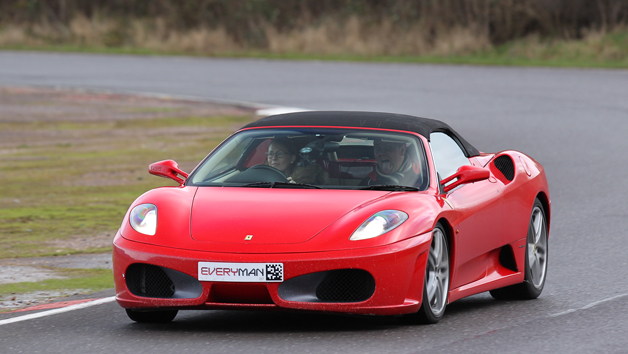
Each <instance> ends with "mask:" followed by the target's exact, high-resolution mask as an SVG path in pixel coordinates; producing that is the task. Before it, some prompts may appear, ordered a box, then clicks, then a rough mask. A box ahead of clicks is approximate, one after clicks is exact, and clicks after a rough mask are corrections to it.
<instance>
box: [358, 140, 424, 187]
mask: <svg viewBox="0 0 628 354" xmlns="http://www.w3.org/2000/svg"><path fill="white" fill-rule="evenodd" d="M373 149H374V152H375V162H376V163H377V165H376V166H375V169H374V170H373V171H371V173H369V174H368V175H367V176H366V177H364V179H362V181H361V182H360V185H361V186H373V185H383V184H394V185H401V186H414V185H415V184H416V182H417V179H418V175H419V173H420V172H421V167H420V166H419V163H418V161H413V160H411V159H410V157H409V156H408V154H407V146H406V144H405V143H403V142H399V141H392V140H384V139H379V140H375V141H374V142H373Z"/></svg>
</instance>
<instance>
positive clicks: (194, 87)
mask: <svg viewBox="0 0 628 354" xmlns="http://www.w3.org/2000/svg"><path fill="white" fill-rule="evenodd" d="M0 85H3V86H45V87H68V88H84V89H105V90H111V91H115V92H143V93H158V94H168V95H185V96H194V97H197V98H199V99H208V100H219V101H228V102H239V103H250V102H254V104H253V105H256V104H257V105H258V106H259V107H260V108H265V107H268V106H269V105H276V106H288V107H298V108H304V109H343V110H372V111H386V112H396V113H406V114H413V115H418V116H425V117H430V118H436V119H441V120H443V121H445V122H447V123H449V124H450V125H451V126H452V127H454V128H455V129H456V130H457V131H458V132H459V133H461V134H462V135H463V136H464V137H465V138H466V139H467V140H469V141H470V142H471V143H472V144H473V145H475V146H476V147H477V148H478V149H480V150H482V151H500V150H505V149H515V150H520V151H523V152H525V153H527V154H529V155H530V156H532V157H534V158H535V159H536V160H538V161H539V162H540V163H542V164H543V165H544V167H545V169H546V172H547V175H548V179H549V183H550V193H551V199H552V224H551V231H550V259H549V272H548V278H547V284H546V287H545V290H544V292H543V294H542V295H541V297H540V298H539V299H537V300H534V301H522V302H501V301H494V300H492V298H490V296H489V295H488V294H486V293H483V294H479V295H476V296H472V297H470V298H467V299H463V300H460V301H457V302H454V303H452V304H451V305H450V306H449V307H448V309H447V314H446V315H445V318H444V319H443V320H442V321H441V322H439V323H438V324H437V325H435V326H404V325H401V324H400V323H398V322H397V321H396V319H388V318H361V317H360V318H355V317H343V316H331V315H322V314H300V313H299V314H294V313H278V314H269V313H257V312H255V313H252V312H230V311H211V312H186V313H183V314H181V315H179V316H178V317H177V319H176V320H175V322H174V323H173V324H171V325H139V324H133V323H130V321H129V320H128V319H127V318H126V317H125V315H124V313H123V311H121V309H120V308H119V307H118V306H117V304H115V303H107V304H102V305H98V306H93V307H90V308H88V309H84V310H77V311H72V312H67V313H63V314H58V315H55V316H49V317H46V318H41V319H37V320H32V322H29V323H27V322H28V321H25V322H20V323H14V324H10V325H5V326H3V328H2V331H0V347H1V348H3V352H4V351H5V350H4V349H5V348H10V350H6V352H7V353H14V352H15V353H17V352H64V353H75V352H82V351H81V350H85V348H87V347H85V346H84V345H85V343H89V345H90V347H89V351H90V352H93V353H105V352H111V351H116V352H133V353H153V352H155V351H156V350H162V351H168V352H171V351H175V350H176V351H178V352H182V353H184V352H199V351H209V350H210V349H211V352H215V353H240V352H242V353H244V352H261V353H271V352H272V353H292V352H300V353H308V352H320V351H325V352H343V353H355V352H359V353H381V352H395V353H419V352H428V351H429V352H447V353H457V352H465V353H480V352H482V353H484V352H486V351H500V352H513V353H530V352H535V353H555V352H571V353H591V352H604V353H623V352H625V351H626V348H627V347H628V337H626V336H625V333H627V332H628V282H626V281H625V279H626V278H627V277H628V260H627V258H626V245H627V243H628V241H627V238H626V231H625V230H626V229H627V226H628V225H627V224H628V211H627V209H628V206H627V205H626V203H624V202H623V196H625V195H627V193H626V192H627V191H628V179H626V177H625V176H626V175H627V173H628V167H627V165H626V164H625V161H626V157H625V152H626V151H628V139H626V138H625V135H626V132H628V100H627V99H626V97H628V71H626V70H585V69H547V68H506V67H475V66H447V65H442V66H441V65H416V64H373V63H335V62H293V61H270V60H253V59H206V58H184V57H143V56H109V55H90V54H48V53H35V52H29V53H26V52H8V51H4V52H3V51H0ZM164 158H167V157H164ZM10 316H11V315H6V314H5V315H1V316H0V320H1V319H5V318H7V317H10ZM34 329H35V330H36V331H37V333H36V334H34V332H33V331H34Z"/></svg>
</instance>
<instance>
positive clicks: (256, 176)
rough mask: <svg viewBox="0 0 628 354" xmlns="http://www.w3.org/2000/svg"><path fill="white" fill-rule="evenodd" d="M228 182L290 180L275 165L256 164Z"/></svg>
mask: <svg viewBox="0 0 628 354" xmlns="http://www.w3.org/2000/svg"><path fill="white" fill-rule="evenodd" d="M226 182H241V183H244V182H246V183H255V182H288V177H286V175H285V174H284V173H283V172H281V171H279V170H278V169H276V168H274V167H273V166H269V165H255V166H252V167H249V169H247V170H246V171H243V172H241V173H240V174H238V175H236V176H233V177H231V178H229V179H228V180H227V181H226Z"/></svg>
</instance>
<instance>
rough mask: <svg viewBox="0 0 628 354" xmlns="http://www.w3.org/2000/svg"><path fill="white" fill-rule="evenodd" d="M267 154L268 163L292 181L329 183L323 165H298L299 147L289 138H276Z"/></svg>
mask: <svg viewBox="0 0 628 354" xmlns="http://www.w3.org/2000/svg"><path fill="white" fill-rule="evenodd" d="M266 156H267V159H268V160H267V163H268V165H269V166H272V167H274V168H276V169H278V170H279V171H281V172H282V173H283V174H284V175H286V177H287V178H288V181H290V182H292V183H304V184H327V180H328V175H327V172H325V170H323V168H322V167H321V166H319V165H317V164H312V165H308V166H298V164H297V163H298V161H299V160H300V158H299V155H298V148H297V147H296V146H295V145H294V144H293V143H292V142H290V141H289V140H286V139H279V138H278V139H274V140H273V141H272V142H271V143H270V145H269V146H268V152H267V153H266Z"/></svg>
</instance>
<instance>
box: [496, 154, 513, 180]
mask: <svg viewBox="0 0 628 354" xmlns="http://www.w3.org/2000/svg"><path fill="white" fill-rule="evenodd" d="M493 163H494V164H495V167H497V169H498V170H499V171H500V172H501V173H503V174H504V177H506V179H507V180H509V181H512V180H513V179H514V178H515V164H514V163H513V162H512V159H511V158H510V156H508V155H502V156H499V157H498V158H496V159H495V161H493Z"/></svg>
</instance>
